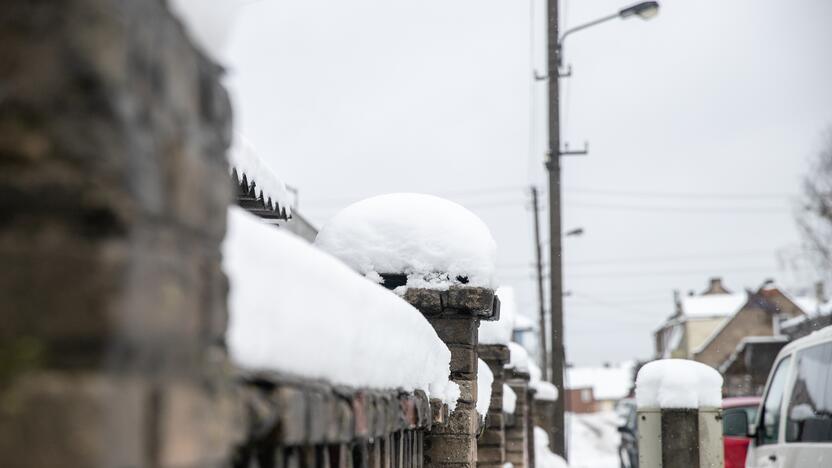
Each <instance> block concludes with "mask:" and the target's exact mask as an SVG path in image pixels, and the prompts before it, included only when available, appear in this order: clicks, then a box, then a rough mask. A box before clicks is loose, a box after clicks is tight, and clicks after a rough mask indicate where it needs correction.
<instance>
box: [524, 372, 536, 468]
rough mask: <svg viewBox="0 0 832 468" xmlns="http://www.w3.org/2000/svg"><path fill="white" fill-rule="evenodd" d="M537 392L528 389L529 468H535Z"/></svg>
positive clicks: (527, 439) (527, 437)
mask: <svg viewBox="0 0 832 468" xmlns="http://www.w3.org/2000/svg"><path fill="white" fill-rule="evenodd" d="M535 393H537V392H536V391H535V389H533V388H531V387H529V388H528V389H527V390H526V453H528V459H529V464H528V468H534V465H535V463H534V460H535V457H534V447H535V445H534V414H535V404H534V402H535V399H534V395H535Z"/></svg>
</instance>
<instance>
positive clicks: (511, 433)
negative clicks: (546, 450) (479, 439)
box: [505, 418, 526, 441]
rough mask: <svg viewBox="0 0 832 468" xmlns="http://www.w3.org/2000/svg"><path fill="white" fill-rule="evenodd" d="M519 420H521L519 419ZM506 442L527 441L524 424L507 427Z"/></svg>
mask: <svg viewBox="0 0 832 468" xmlns="http://www.w3.org/2000/svg"><path fill="white" fill-rule="evenodd" d="M518 419H519V418H518ZM505 434H506V441H509V440H515V441H517V440H525V439H526V427H525V426H524V425H522V424H515V425H513V426H506V431H505Z"/></svg>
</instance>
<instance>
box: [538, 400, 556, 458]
mask: <svg viewBox="0 0 832 468" xmlns="http://www.w3.org/2000/svg"><path fill="white" fill-rule="evenodd" d="M532 419H533V420H534V425H535V426H537V427H540V428H541V429H543V430H545V431H546V433H547V434H549V449H552V445H553V444H554V442H553V441H554V437H553V434H554V427H555V425H554V420H555V402H554V401H553V400H537V399H536V400H534V415H533V418H532Z"/></svg>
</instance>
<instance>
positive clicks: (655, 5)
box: [549, 2, 659, 73]
mask: <svg viewBox="0 0 832 468" xmlns="http://www.w3.org/2000/svg"><path fill="white" fill-rule="evenodd" d="M658 14H659V2H641V3H636V4H635V5H631V6H628V7H626V8H622V9H621V10H618V12H617V13H613V14H611V15H607V16H603V17H601V18H598V19H596V20H593V21H590V22H588V23H584V24H581V25H578V26H575V27H574V28H569V29H567V30H566V31H565V32H564V33H563V34H562V35H561V36H560V38H558V67H560V66H561V65H562V64H563V63H562V61H563V41H564V40H565V39H566V37H567V36H569V35H570V34H572V33H575V32H578V31H581V30H583V29H586V28H590V27H592V26H595V25H596V24H601V23H604V22H607V21H609V20H613V19H616V18H621V19H626V18H630V17H633V16H638V17H639V18H641V19H643V20H645V21H646V20H649V19H651V18H655V17H656V15H658ZM549 73H551V71H550V72H549Z"/></svg>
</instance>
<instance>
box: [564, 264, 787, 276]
mask: <svg viewBox="0 0 832 468" xmlns="http://www.w3.org/2000/svg"><path fill="white" fill-rule="evenodd" d="M772 269H773V268H772V267H771V266H766V265H760V266H747V267H735V268H710V269H708V270H658V271H626V270H625V271H609V272H601V273H573V274H570V275H567V278H603V277H618V276H626V277H628V278H629V277H633V276H673V275H676V276H685V275H710V274H713V272H714V271H715V270H718V271H719V272H723V273H724V272H729V273H732V272H733V273H735V272H745V271H771V270H772Z"/></svg>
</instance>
